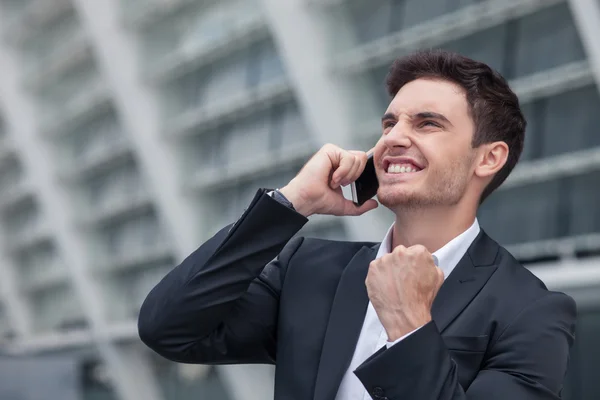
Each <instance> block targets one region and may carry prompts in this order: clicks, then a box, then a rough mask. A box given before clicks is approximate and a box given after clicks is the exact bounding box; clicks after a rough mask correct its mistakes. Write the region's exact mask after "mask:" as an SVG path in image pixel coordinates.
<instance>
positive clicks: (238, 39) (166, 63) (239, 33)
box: [147, 15, 269, 83]
mask: <svg viewBox="0 0 600 400" xmlns="http://www.w3.org/2000/svg"><path fill="white" fill-rule="evenodd" d="M228 29H230V31H229V32H228V33H227V34H225V35H224V36H223V37H221V38H219V39H218V40H215V41H211V42H206V41H204V40H203V38H200V40H195V41H194V42H189V43H184V44H183V45H181V46H179V47H178V48H176V49H175V50H174V51H173V52H171V53H170V54H168V55H166V56H165V57H163V60H162V61H160V62H158V65H157V66H156V67H155V68H153V69H152V70H151V71H150V72H149V73H148V74H147V79H148V80H150V81H152V82H155V83H160V82H164V81H166V80H169V79H174V78H176V77H179V76H181V75H184V74H185V73H187V72H190V71H192V70H195V69H198V68H200V67H202V66H205V65H209V64H211V63H213V62H214V61H215V60H218V59H220V58H223V57H225V56H227V55H229V54H231V53H234V52H235V51H237V50H240V49H243V48H246V47H247V46H249V45H250V44H252V43H255V42H258V41H260V40H262V39H265V38H267V37H268V36H269V31H268V26H267V24H266V22H265V20H264V18H263V16H262V15H254V16H248V17H246V18H243V19H240V20H236V21H235V22H234V23H232V24H231V25H230V26H228Z"/></svg>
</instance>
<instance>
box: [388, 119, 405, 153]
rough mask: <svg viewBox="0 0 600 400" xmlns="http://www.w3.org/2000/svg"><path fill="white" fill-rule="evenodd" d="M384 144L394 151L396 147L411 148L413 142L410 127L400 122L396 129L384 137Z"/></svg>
mask: <svg viewBox="0 0 600 400" xmlns="http://www.w3.org/2000/svg"><path fill="white" fill-rule="evenodd" d="M383 142H384V144H385V145H386V146H387V147H388V148H390V149H393V148H395V147H406V148H408V147H410V146H411V144H412V140H411V138H410V132H409V127H408V126H406V124H403V123H401V122H398V123H397V124H396V125H394V127H393V128H392V129H391V130H390V131H389V132H388V133H387V134H386V135H385V136H384V138H383Z"/></svg>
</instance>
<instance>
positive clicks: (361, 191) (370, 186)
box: [350, 153, 379, 206]
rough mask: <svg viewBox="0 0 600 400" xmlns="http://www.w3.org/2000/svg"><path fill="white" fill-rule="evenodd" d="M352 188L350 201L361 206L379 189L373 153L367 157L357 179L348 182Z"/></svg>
mask: <svg viewBox="0 0 600 400" xmlns="http://www.w3.org/2000/svg"><path fill="white" fill-rule="evenodd" d="M350 188H351V190H352V201H353V202H354V204H356V205H358V206H362V205H363V204H364V203H365V202H366V201H367V200H369V199H371V198H373V197H375V195H376V194H377V189H379V181H378V180H377V174H376V173H375V162H374V161H373V153H371V154H369V157H368V158H367V165H365V169H364V171H363V172H362V174H361V175H360V176H359V177H358V179H357V180H356V181H354V182H352V183H351V184H350Z"/></svg>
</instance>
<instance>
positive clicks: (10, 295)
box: [0, 249, 32, 340]
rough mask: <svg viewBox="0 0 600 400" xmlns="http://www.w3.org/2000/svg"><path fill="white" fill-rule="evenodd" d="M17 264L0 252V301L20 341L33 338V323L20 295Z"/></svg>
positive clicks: (24, 300) (4, 252) (4, 251)
mask: <svg viewBox="0 0 600 400" xmlns="http://www.w3.org/2000/svg"><path fill="white" fill-rule="evenodd" d="M15 271H16V269H15V264H14V262H13V260H12V259H11V257H10V255H8V254H6V250H4V249H2V250H1V251H0V275H1V278H0V300H1V301H2V303H3V304H4V309H5V310H6V314H7V318H8V322H9V324H10V327H11V329H12V330H13V331H14V333H15V335H16V336H17V337H18V338H19V339H23V340H27V339H28V338H29V337H30V336H31V332H32V321H31V313H30V311H29V307H28V305H27V300H26V299H25V298H24V297H23V296H22V295H21V293H19V289H20V287H21V285H20V282H19V280H18V279H17V278H16V276H15V275H16V274H15Z"/></svg>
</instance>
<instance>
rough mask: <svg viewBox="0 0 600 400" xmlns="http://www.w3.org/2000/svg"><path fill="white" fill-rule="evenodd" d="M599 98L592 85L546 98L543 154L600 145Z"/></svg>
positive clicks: (550, 154) (547, 154) (553, 153)
mask: <svg viewBox="0 0 600 400" xmlns="http://www.w3.org/2000/svg"><path fill="white" fill-rule="evenodd" d="M598 126H600V98H599V97H598V90H597V88H596V87H595V85H594V86H588V87H586V88H583V89H577V90H573V91H570V92H568V93H562V94H559V95H557V96H554V97H551V98H549V99H547V100H546V112H545V118H544V128H545V129H544V136H543V139H544V140H543V145H542V156H552V155H555V154H560V153H565V152H569V151H574V150H582V149H586V148H589V147H594V146H600V135H599V134H598Z"/></svg>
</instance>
